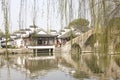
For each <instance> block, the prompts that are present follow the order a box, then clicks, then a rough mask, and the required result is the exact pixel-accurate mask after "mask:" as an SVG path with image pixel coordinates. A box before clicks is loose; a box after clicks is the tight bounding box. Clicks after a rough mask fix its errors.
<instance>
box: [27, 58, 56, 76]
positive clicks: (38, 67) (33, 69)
mask: <svg viewBox="0 0 120 80" xmlns="http://www.w3.org/2000/svg"><path fill="white" fill-rule="evenodd" d="M25 64H26V65H25V68H26V69H27V70H29V72H30V75H31V76H33V75H34V76H37V75H40V74H43V73H47V72H48V71H49V70H52V69H55V68H57V62H56V61H55V59H39V60H34V59H32V60H31V59H30V60H29V59H26V61H25Z"/></svg>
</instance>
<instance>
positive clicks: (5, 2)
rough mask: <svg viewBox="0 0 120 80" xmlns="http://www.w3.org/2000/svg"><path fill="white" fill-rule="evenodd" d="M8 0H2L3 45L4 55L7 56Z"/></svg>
mask: <svg viewBox="0 0 120 80" xmlns="http://www.w3.org/2000/svg"><path fill="white" fill-rule="evenodd" d="M8 2H9V1H8V0H2V1H1V3H2V10H3V16H4V29H5V40H6V41H5V46H6V55H7V56H8V46H7V45H8V39H9V8H8V5H9V3H8Z"/></svg>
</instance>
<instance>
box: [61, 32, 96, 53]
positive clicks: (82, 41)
mask: <svg viewBox="0 0 120 80" xmlns="http://www.w3.org/2000/svg"><path fill="white" fill-rule="evenodd" d="M92 34H94V31H93V30H89V31H87V32H85V33H83V34H81V35H79V36H78V37H76V38H74V39H72V42H71V41H68V42H67V43H66V44H65V45H63V46H62V47H61V50H62V52H69V51H70V50H71V43H72V45H73V44H74V43H77V44H79V46H80V48H81V50H82V51H90V50H91V48H90V47H85V42H86V41H87V39H88V38H89V37H90V36H91V35H92Z"/></svg>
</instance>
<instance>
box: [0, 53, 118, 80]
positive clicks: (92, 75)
mask: <svg viewBox="0 0 120 80" xmlns="http://www.w3.org/2000/svg"><path fill="white" fill-rule="evenodd" d="M68 57H69V56H68ZM92 60H93V62H92ZM102 60H103V59H102ZM106 60H107V58H106V59H105V61H106ZM116 60H117V61H116V63H115V61H114V62H113V63H112V64H111V63H109V62H111V61H113V60H108V62H105V61H103V62H105V63H104V64H102V61H101V64H100V65H98V63H100V62H99V61H97V59H96V58H94V56H92V57H88V58H87V59H86V57H85V55H84V56H82V57H80V60H76V59H73V60H72V59H69V58H66V59H64V58H63V57H62V56H40V55H39V56H36V57H35V56H34V55H33V54H27V55H26V54H15V55H12V54H11V55H9V57H7V58H6V56H4V55H0V80H120V77H119V76H120V75H119V74H120V73H119V69H120V68H119V66H120V65H119V63H120V62H119V61H118V60H119V58H116ZM117 63H118V64H117ZM108 65H109V68H108ZM113 65H114V66H113Z"/></svg>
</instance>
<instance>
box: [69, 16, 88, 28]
mask: <svg viewBox="0 0 120 80" xmlns="http://www.w3.org/2000/svg"><path fill="white" fill-rule="evenodd" d="M88 25H89V21H88V20H86V19H82V18H79V19H75V20H73V21H72V22H70V23H69V25H68V27H69V28H71V27H73V28H77V29H81V27H85V26H88Z"/></svg>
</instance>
